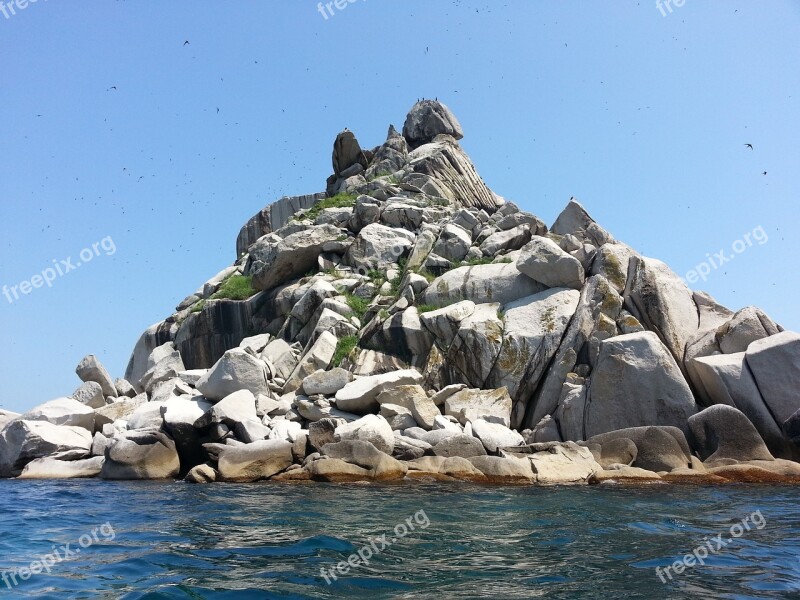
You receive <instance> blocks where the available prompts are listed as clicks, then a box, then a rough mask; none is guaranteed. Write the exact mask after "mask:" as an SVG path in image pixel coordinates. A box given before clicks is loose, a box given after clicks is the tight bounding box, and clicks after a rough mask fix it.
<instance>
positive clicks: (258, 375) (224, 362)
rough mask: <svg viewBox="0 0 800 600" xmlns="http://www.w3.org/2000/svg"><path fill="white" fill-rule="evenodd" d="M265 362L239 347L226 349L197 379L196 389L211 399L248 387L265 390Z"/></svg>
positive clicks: (266, 388)
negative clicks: (206, 371)
mask: <svg viewBox="0 0 800 600" xmlns="http://www.w3.org/2000/svg"><path fill="white" fill-rule="evenodd" d="M268 379H269V371H268V366H267V363H265V362H264V361H263V360H261V359H258V358H256V357H255V356H253V355H252V354H249V353H248V352H246V351H245V350H242V349H241V348H234V349H233V350H228V351H227V352H226V353H225V354H224V355H223V356H222V358H220V359H219V360H218V361H217V363H216V364H215V365H214V366H213V367H211V369H210V370H209V371H208V373H206V374H205V375H203V376H202V377H201V378H200V379H199V380H198V382H197V384H196V387H197V390H198V391H199V392H200V393H201V394H203V396H205V397H206V398H208V399H209V400H211V401H218V400H222V399H223V398H225V397H226V396H229V395H230V394H233V393H234V392H238V391H239V390H248V391H250V392H252V393H253V394H254V395H256V396H257V395H258V394H268V393H269V383H268Z"/></svg>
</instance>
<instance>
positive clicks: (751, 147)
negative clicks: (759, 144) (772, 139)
mask: <svg viewBox="0 0 800 600" xmlns="http://www.w3.org/2000/svg"><path fill="white" fill-rule="evenodd" d="M745 146H747V147H748V148H750V150H752V149H753V144H745Z"/></svg>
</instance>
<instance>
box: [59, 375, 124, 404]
mask: <svg viewBox="0 0 800 600" xmlns="http://www.w3.org/2000/svg"><path fill="white" fill-rule="evenodd" d="M118 381H123V380H118ZM114 386H115V387H117V384H116V383H115V384H114ZM128 386H129V389H131V390H133V388H132V387H130V384H128ZM118 391H119V390H118ZM121 395H123V396H127V395H128V394H121ZM133 395H134V396H135V395H136V393H135V392H134V394H133ZM71 397H72V398H73V399H75V400H77V401H78V402H80V403H81V404H85V405H86V406H88V407H90V408H101V407H103V406H105V405H106V398H105V396H103V388H102V386H101V385H100V384H99V383H97V382H96V381H87V382H86V383H84V384H82V385H81V386H80V387H79V388H78V389H77V390H75V391H74V392H72V396H71Z"/></svg>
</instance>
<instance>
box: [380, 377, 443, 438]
mask: <svg viewBox="0 0 800 600" xmlns="http://www.w3.org/2000/svg"><path fill="white" fill-rule="evenodd" d="M377 401H378V404H380V405H381V406H383V405H384V404H394V405H397V406H402V407H404V408H407V409H408V410H409V411H410V413H411V416H412V417H413V418H414V421H416V422H417V424H419V426H420V427H422V428H423V429H433V426H434V424H435V422H436V417H440V416H441V414H442V413H441V412H440V411H439V409H438V408H437V406H436V404H434V402H433V400H431V399H430V398H429V397H428V394H426V393H425V390H424V389H423V388H422V387H421V386H419V385H401V386H397V387H394V388H390V389H388V390H386V391H384V392H381V394H380V395H379V396H378V398H377Z"/></svg>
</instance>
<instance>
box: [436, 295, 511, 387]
mask: <svg viewBox="0 0 800 600" xmlns="http://www.w3.org/2000/svg"><path fill="white" fill-rule="evenodd" d="M500 315H501V313H500V305H499V304H478V305H476V306H475V311H474V312H473V313H472V314H471V315H470V316H469V317H467V318H465V319H464V320H462V321H461V323H460V324H459V328H458V332H457V333H456V336H455V338H453V343H452V344H450V348H449V349H448V350H447V354H446V362H447V363H448V365H449V366H452V367H453V368H455V369H457V370H458V372H460V373H462V374H463V377H465V378H466V380H467V383H469V384H470V385H471V386H473V387H476V388H484V387H486V386H487V381H488V379H489V375H490V374H491V371H492V367H493V366H494V364H495V362H496V361H497V357H498V356H499V354H500V347H501V345H502V343H503V321H502V320H501V319H500Z"/></svg>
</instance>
